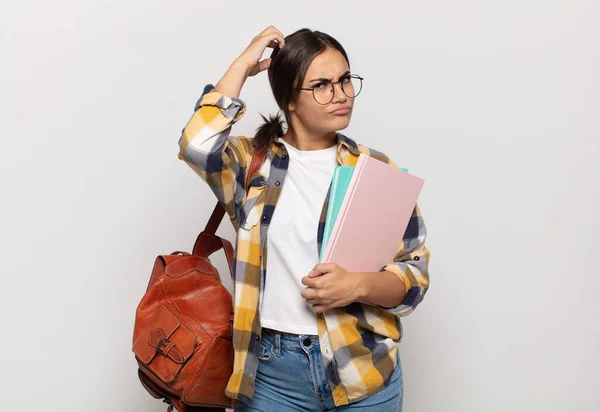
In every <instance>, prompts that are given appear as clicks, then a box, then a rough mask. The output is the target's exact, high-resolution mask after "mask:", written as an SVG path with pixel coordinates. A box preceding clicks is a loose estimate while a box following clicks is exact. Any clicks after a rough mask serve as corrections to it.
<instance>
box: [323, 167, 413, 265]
mask: <svg viewBox="0 0 600 412" xmlns="http://www.w3.org/2000/svg"><path fill="white" fill-rule="evenodd" d="M399 169H400V170H404V171H405V172H407V173H408V169H405V168H403V167H399ZM353 173H354V166H336V168H335V170H334V171H333V177H332V178H331V191H330V192H329V206H328V209H327V216H326V220H325V229H324V231H323V243H322V244H321V252H320V255H319V259H321V258H322V257H323V252H324V251H325V246H327V242H328V241H329V237H330V236H331V231H332V230H333V225H334V223H335V220H336V219H337V216H338V214H339V212H340V208H341V206H342V202H343V201H344V196H346V191H347V190H348V186H349V184H350V180H351V179H352V174H353Z"/></svg>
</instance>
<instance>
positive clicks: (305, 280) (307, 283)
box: [302, 276, 317, 288]
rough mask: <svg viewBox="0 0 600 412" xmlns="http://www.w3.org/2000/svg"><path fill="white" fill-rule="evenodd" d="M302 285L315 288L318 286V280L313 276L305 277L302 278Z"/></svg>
mask: <svg viewBox="0 0 600 412" xmlns="http://www.w3.org/2000/svg"><path fill="white" fill-rule="evenodd" d="M302 284H303V285H304V286H308V287H309V288H315V287H316V286H317V281H316V279H313V278H312V277H311V276H304V277H303V278H302Z"/></svg>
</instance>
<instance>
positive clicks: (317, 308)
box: [312, 305, 331, 313]
mask: <svg viewBox="0 0 600 412" xmlns="http://www.w3.org/2000/svg"><path fill="white" fill-rule="evenodd" d="M329 309H331V308H330V307H329V306H327V305H318V306H312V310H313V312H315V313H324V312H327V311H328V310H329Z"/></svg>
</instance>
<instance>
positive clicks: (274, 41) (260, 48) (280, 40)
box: [236, 26, 285, 77]
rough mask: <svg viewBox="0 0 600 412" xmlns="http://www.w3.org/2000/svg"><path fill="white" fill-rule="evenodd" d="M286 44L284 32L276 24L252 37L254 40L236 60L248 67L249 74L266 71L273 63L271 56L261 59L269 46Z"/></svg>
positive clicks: (253, 74)
mask: <svg viewBox="0 0 600 412" xmlns="http://www.w3.org/2000/svg"><path fill="white" fill-rule="evenodd" d="M284 44H285V40H284V36H283V33H281V32H280V31H279V30H278V29H277V28H275V27H274V26H269V27H267V28H266V29H265V30H264V31H263V32H261V33H260V34H259V35H258V36H256V37H255V38H254V39H252V42H251V43H250V45H248V47H247V48H246V50H244V52H243V53H242V54H241V55H240V57H238V58H237V59H236V61H237V62H238V63H240V64H242V65H244V66H245V67H246V68H247V73H248V76H249V77H250V76H255V75H257V74H258V73H260V72H262V71H265V70H267V69H268V68H269V66H270V65H271V58H270V57H269V58H266V59H264V60H260V59H261V58H262V56H263V54H264V52H265V50H266V49H267V47H269V48H272V49H274V48H275V47H277V46H279V47H280V48H281V47H283V46H284Z"/></svg>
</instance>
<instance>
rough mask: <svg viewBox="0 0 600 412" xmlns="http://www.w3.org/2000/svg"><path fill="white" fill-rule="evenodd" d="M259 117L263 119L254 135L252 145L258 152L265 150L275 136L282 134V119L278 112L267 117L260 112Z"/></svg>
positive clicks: (269, 146) (268, 147)
mask: <svg viewBox="0 0 600 412" xmlns="http://www.w3.org/2000/svg"><path fill="white" fill-rule="evenodd" d="M260 117H262V118H263V120H264V121H265V122H264V123H263V124H262V125H261V126H260V127H259V128H258V129H256V134H255V135H254V139H253V145H254V149H255V150H256V151H258V152H266V151H267V150H269V149H270V148H271V145H272V144H273V141H274V140H275V137H281V136H283V121H282V120H281V117H279V114H274V115H273V114H272V115H269V118H268V119H267V118H266V117H265V116H263V115H262V114H261V115H260Z"/></svg>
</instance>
